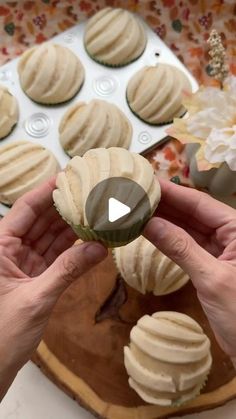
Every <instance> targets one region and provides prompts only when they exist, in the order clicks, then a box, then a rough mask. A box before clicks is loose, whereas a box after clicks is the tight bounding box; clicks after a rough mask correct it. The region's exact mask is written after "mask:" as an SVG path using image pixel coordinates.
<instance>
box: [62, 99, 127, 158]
mask: <svg viewBox="0 0 236 419" xmlns="http://www.w3.org/2000/svg"><path fill="white" fill-rule="evenodd" d="M59 133H60V142H61V145H62V147H63V148H64V150H65V151H66V153H68V154H69V155H70V156H71V157H73V156H82V155H83V154H84V153H85V152H86V151H88V150H89V149H91V148H96V147H104V148H109V147H123V148H129V145H130V142H131V138H132V126H131V124H130V122H129V120H128V119H127V118H126V116H125V114H124V113H123V112H122V111H121V110H120V109H119V108H118V107H117V106H116V105H114V104H112V103H109V102H106V101H104V100H98V99H94V100H92V101H91V102H90V103H88V104H87V103H84V102H80V103H77V104H75V105H73V106H72V107H71V108H69V109H68V111H67V112H66V113H65V115H64V116H63V118H62V120H61V123H60V126H59Z"/></svg>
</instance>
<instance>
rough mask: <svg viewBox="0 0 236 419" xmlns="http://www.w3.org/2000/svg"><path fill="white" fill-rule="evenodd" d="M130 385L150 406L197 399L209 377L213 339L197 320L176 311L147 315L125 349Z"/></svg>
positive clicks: (137, 326) (133, 331) (134, 331)
mask: <svg viewBox="0 0 236 419" xmlns="http://www.w3.org/2000/svg"><path fill="white" fill-rule="evenodd" d="M124 360H125V367H126V370H127V373H128V375H129V385H130V387H131V388H133V389H134V390H135V391H136V392H137V393H138V394H139V396H140V397H141V398H142V399H143V400H145V401H146V402H147V403H151V404H156V405H160V406H171V405H174V404H182V403H184V402H187V401H188V400H190V399H192V398H194V397H196V396H197V395H198V394H199V393H200V391H201V388H202V387H203V386H204V384H205V382H206V379H207V376H208V374H209V371H210V368H211V364H212V358H211V352H210V340H209V339H208V337H207V336H206V335H205V334H204V332H203V330H202V328H201V327H200V326H199V324H198V323H196V321H195V320H193V319H192V318H190V317H188V316H186V315H185V314H181V313H176V312H168V311H167V312H159V313H155V314H153V315H152V316H148V315H145V316H143V317H142V318H141V319H140V320H139V321H138V323H137V325H136V326H135V327H133V329H132V330H131V333H130V346H129V347H128V346H126V347H125V348H124Z"/></svg>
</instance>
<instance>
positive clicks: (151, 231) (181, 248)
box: [143, 218, 217, 289]
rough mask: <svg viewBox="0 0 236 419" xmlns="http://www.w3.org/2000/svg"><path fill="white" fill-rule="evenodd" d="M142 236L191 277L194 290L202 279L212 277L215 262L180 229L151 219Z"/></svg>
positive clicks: (164, 221)
mask: <svg viewBox="0 0 236 419" xmlns="http://www.w3.org/2000/svg"><path fill="white" fill-rule="evenodd" d="M143 235H144V236H145V237H146V238H147V239H148V240H149V241H150V242H152V243H153V244H154V245H155V246H156V247H157V248H158V249H159V250H160V251H161V252H163V253H164V254H165V255H166V256H168V257H169V258H170V259H172V260H173V261H174V262H175V263H177V264H178V265H179V266H180V267H181V268H182V269H183V270H184V271H185V272H186V273H187V274H188V275H189V276H190V277H191V279H192V281H193V283H194V285H195V286H196V288H198V289H199V287H200V286H201V284H202V279H204V278H205V279H209V278H211V276H212V275H213V276H214V273H215V270H216V263H217V260H216V259H215V258H214V256H212V255H211V254H210V253H208V252H207V251H206V250H204V249H203V248H202V247H201V246H199V245H198V244H197V242H196V241H195V240H194V239H193V238H192V237H191V236H190V235H189V234H188V233H186V231H185V230H183V229H182V228H180V227H178V226H176V225H175V224H172V223H170V222H169V221H167V220H164V219H162V218H152V219H151V220H150V221H149V222H148V224H147V225H146V227H145V229H144V232H143Z"/></svg>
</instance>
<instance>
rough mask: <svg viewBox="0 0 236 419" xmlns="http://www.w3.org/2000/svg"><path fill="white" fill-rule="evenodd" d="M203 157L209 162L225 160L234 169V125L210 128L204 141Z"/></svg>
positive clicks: (235, 159) (235, 131)
mask: <svg viewBox="0 0 236 419" xmlns="http://www.w3.org/2000/svg"><path fill="white" fill-rule="evenodd" d="M205 157H206V159H207V160H208V161H209V162H210V163H223V162H226V163H227V164H228V166H229V167H230V169H231V170H236V125H234V126H233V127H232V128H221V129H217V128H214V129H212V130H211V133H210V135H209V136H208V137H207V140H206V143H205Z"/></svg>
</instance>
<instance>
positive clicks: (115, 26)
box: [84, 7, 147, 67]
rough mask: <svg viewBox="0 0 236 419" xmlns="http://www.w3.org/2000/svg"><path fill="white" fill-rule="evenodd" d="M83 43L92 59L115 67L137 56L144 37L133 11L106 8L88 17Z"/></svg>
mask: <svg viewBox="0 0 236 419" xmlns="http://www.w3.org/2000/svg"><path fill="white" fill-rule="evenodd" d="M84 43H85V48H86V50H87V52H88V54H89V55H90V56H91V57H92V58H93V59H94V60H96V61H98V62H100V63H101V64H104V65H108V66H117V67H118V66H124V65H126V64H129V63H131V62H132V61H134V60H136V59H137V58H138V57H140V55H141V54H142V53H143V51H144V49H145V47H146V43H147V37H146V33H145V30H144V27H143V25H142V23H141V21H140V20H139V19H138V18H137V17H135V16H134V15H133V14H132V13H130V12H128V11H127V10H124V9H113V8H112V7H106V8H105V9H102V10H100V11H99V12H98V13H96V14H95V15H94V16H93V17H91V18H90V19H89V21H88V23H87V26H86V29H85V37H84Z"/></svg>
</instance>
